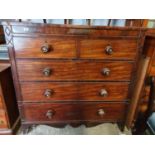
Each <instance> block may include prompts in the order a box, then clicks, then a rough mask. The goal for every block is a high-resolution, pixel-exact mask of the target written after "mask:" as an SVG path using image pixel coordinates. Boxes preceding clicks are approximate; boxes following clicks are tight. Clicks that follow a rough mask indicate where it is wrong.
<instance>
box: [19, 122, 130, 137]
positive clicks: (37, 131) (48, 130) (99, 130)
mask: <svg viewBox="0 0 155 155" xmlns="http://www.w3.org/2000/svg"><path fill="white" fill-rule="evenodd" d="M19 134H22V133H19ZM122 134H123V135H130V134H131V132H130V131H129V130H127V129H125V131H124V132H121V131H120V130H119V128H118V127H117V125H116V124H111V123H105V124H101V125H98V126H95V127H89V128H86V127H85V126H84V125H81V126H79V127H76V128H74V127H71V126H69V125H67V126H66V127H64V128H55V127H50V126H46V125H38V126H37V127H35V128H34V129H33V130H31V131H30V132H29V133H28V135H122Z"/></svg>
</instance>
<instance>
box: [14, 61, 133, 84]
mask: <svg viewBox="0 0 155 155" xmlns="http://www.w3.org/2000/svg"><path fill="white" fill-rule="evenodd" d="M132 67H133V63H131V62H120V61H118V62H99V61H96V62H94V61H92V62H91V61H27V60H25V61H23V60H22V61H17V68H18V73H19V79H20V81H39V80H45V81H46V80H53V81H60V80H68V81H69V80H93V81H94V80H106V81H108V80H110V81H112V80H113V81H116V80H118V81H122V80H125V81H130V78H131V72H132ZM23 68H24V70H23Z"/></svg>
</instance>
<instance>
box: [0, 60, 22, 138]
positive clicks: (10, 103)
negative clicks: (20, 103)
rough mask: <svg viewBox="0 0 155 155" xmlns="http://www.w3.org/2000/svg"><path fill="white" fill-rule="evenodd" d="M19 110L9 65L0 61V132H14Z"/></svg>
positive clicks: (17, 125) (17, 122) (16, 127)
mask: <svg viewBox="0 0 155 155" xmlns="http://www.w3.org/2000/svg"><path fill="white" fill-rule="evenodd" d="M18 128H19V112H18V109H17V101H16V96H15V90H14V86H13V80H12V76H11V68H10V65H7V64H1V63H0V134H5V135H6V134H15V133H16V131H17V129H18Z"/></svg>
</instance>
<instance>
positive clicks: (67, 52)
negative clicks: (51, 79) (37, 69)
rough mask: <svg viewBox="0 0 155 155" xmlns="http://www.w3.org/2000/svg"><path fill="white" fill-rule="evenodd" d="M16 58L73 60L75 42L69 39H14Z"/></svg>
mask: <svg viewBox="0 0 155 155" xmlns="http://www.w3.org/2000/svg"><path fill="white" fill-rule="evenodd" d="M14 45H15V52H16V53H15V54H16V58H75V57H76V42H75V40H73V39H72V40H71V39H54V38H53V39H52V37H51V38H22V37H15V38H14Z"/></svg>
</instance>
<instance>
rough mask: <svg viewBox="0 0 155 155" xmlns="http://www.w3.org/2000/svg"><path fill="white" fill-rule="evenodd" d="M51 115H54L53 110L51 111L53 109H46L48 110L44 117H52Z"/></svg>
mask: <svg viewBox="0 0 155 155" xmlns="http://www.w3.org/2000/svg"><path fill="white" fill-rule="evenodd" d="M53 115H54V111H53V110H48V111H47V112H46V117H47V118H48V119H52V117H53Z"/></svg>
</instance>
